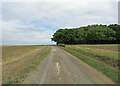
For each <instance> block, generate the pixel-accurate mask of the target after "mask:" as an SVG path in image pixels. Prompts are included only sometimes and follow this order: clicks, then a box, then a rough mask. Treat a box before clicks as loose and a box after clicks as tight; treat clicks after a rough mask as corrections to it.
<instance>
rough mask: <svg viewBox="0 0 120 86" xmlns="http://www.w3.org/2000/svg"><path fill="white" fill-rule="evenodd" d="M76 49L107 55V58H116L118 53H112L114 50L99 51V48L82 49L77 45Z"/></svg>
mask: <svg viewBox="0 0 120 86" xmlns="http://www.w3.org/2000/svg"><path fill="white" fill-rule="evenodd" d="M68 47H71V48H76V47H72V46H68ZM77 49H79V50H82V51H85V52H87V53H92V54H96V55H101V56H107V57H109V58H114V59H118V53H114V52H107V51H101V50H96V49H84V48H79V47H78V48H77Z"/></svg>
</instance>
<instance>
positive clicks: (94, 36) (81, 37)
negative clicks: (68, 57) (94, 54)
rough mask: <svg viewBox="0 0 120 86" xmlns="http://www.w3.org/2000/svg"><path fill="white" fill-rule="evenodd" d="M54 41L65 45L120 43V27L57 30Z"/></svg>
mask: <svg viewBox="0 0 120 86" xmlns="http://www.w3.org/2000/svg"><path fill="white" fill-rule="evenodd" d="M51 39H52V41H55V42H57V44H58V43H64V44H112V43H119V40H120V25H117V24H111V25H109V26H107V25H88V26H87V27H79V28H74V29H67V28H66V29H59V30H57V31H56V32H55V33H54V35H53V38H51Z"/></svg>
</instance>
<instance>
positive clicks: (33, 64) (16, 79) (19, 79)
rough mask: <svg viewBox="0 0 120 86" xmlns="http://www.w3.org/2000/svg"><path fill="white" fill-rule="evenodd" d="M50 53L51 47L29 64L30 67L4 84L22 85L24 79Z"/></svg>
mask: <svg viewBox="0 0 120 86" xmlns="http://www.w3.org/2000/svg"><path fill="white" fill-rule="evenodd" d="M50 51H51V47H49V48H48V49H46V51H44V52H42V53H40V55H39V56H38V58H37V59H35V60H33V61H32V62H31V65H29V66H27V67H26V68H24V69H23V70H21V71H19V72H17V73H16V74H15V75H14V77H13V78H11V79H10V80H8V81H7V82H6V84H9V85H11V84H17V83H22V82H23V81H24V79H25V78H26V77H27V76H28V74H29V73H30V72H32V71H33V70H35V69H36V68H37V66H38V65H39V64H40V62H41V61H42V60H43V59H44V58H45V57H46V56H47V55H48V54H49V52H50Z"/></svg>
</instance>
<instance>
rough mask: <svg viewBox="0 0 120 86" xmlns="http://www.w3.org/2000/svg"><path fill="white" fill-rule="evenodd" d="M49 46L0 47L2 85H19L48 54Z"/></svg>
mask: <svg viewBox="0 0 120 86" xmlns="http://www.w3.org/2000/svg"><path fill="white" fill-rule="evenodd" d="M49 51H50V46H39V45H33V46H32V45H31V46H2V83H3V84H12V83H20V82H21V81H23V80H24V78H25V77H27V74H28V73H29V72H30V71H32V69H35V67H36V66H37V65H38V64H39V63H40V61H41V60H42V59H43V58H44V57H45V56H46V55H47V54H48V53H49Z"/></svg>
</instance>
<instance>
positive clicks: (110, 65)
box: [61, 44, 120, 83]
mask: <svg viewBox="0 0 120 86" xmlns="http://www.w3.org/2000/svg"><path fill="white" fill-rule="evenodd" d="M61 48H62V49H64V50H65V51H67V52H69V53H70V54H72V55H74V56H76V57H77V58H79V59H80V60H82V61H83V62H85V63H87V64H88V65H90V66H92V67H93V68H95V69H96V70H97V71H99V72H102V73H103V74H104V75H106V76H107V77H108V78H110V79H112V80H113V81H114V82H116V83H118V68H119V64H118V56H119V55H120V54H119V52H120V51H119V50H118V45H117V44H101V45H66V47H61Z"/></svg>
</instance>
